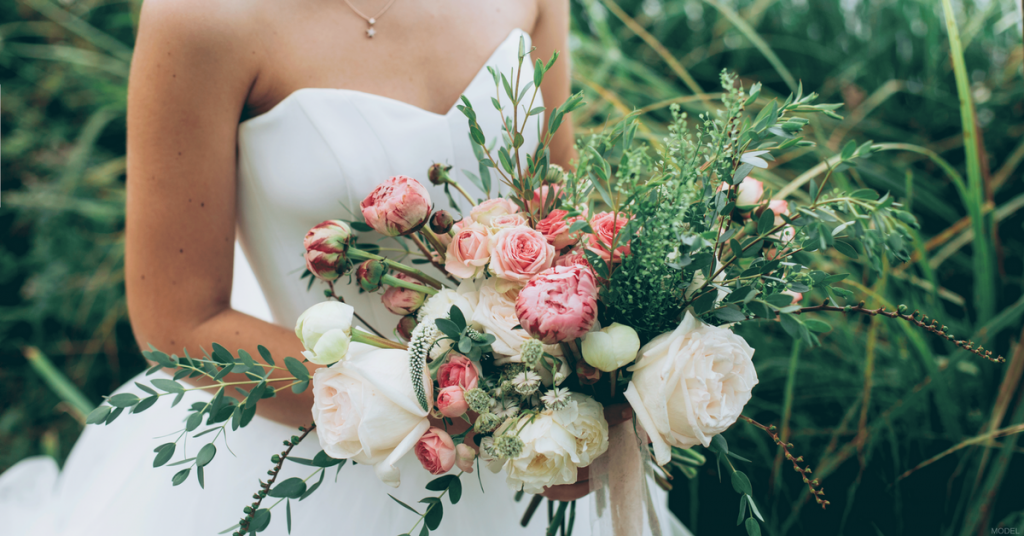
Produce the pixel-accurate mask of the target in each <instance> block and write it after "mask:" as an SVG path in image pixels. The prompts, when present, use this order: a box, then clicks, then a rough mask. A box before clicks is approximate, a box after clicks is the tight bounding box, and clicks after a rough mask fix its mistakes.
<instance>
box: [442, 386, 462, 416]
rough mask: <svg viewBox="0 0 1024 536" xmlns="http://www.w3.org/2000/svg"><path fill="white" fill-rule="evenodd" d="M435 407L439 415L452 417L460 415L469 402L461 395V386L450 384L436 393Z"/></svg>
mask: <svg viewBox="0 0 1024 536" xmlns="http://www.w3.org/2000/svg"><path fill="white" fill-rule="evenodd" d="M437 409H438V410H440V411H441V415H444V416H445V417H450V418H452V419H454V418H457V417H461V416H463V415H465V414H466V411H468V410H469V404H467V403H466V399H465V398H464V397H463V396H462V387H459V386H458V385H452V386H451V387H445V388H444V389H441V391H440V392H438V394H437Z"/></svg>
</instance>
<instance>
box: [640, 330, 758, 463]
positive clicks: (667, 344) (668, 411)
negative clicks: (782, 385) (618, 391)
mask: <svg viewBox="0 0 1024 536" xmlns="http://www.w3.org/2000/svg"><path fill="white" fill-rule="evenodd" d="M753 355H754V349H753V348H751V347H750V345H748V344H747V341H745V340H743V337H740V336H739V335H736V334H735V333H733V332H732V331H731V330H729V329H726V328H721V327H714V326H709V325H707V324H704V323H702V322H701V321H700V320H697V319H696V318H694V317H693V315H692V314H690V312H689V311H687V312H686V315H685V316H684V317H683V321H682V322H681V323H680V324H679V327H677V328H676V329H675V331H672V332H669V333H663V334H661V335H659V336H657V337H655V338H654V340H652V341H651V342H649V343H647V344H646V345H645V346H644V347H643V348H641V349H640V357H639V359H638V360H637V363H636V364H635V365H633V366H632V367H630V368H629V370H631V371H633V378H632V380H631V381H630V382H629V387H627V389H626V393H625V395H626V399H627V400H629V403H630V405H631V406H633V410H634V411H635V412H636V416H637V419H639V420H640V424H642V425H643V427H644V429H646V430H647V433H648V434H650V436H651V440H652V442H653V444H654V457H655V459H656V460H657V462H658V464H659V465H665V464H666V463H668V462H669V460H670V459H671V456H672V449H671V447H673V446H674V447H681V448H689V447H692V446H694V445H696V444H698V443H699V444H701V445H704V446H705V447H707V446H708V445H710V444H711V438H712V436H715V435H717V434H720V433H722V432H724V431H725V430H726V429H727V428H729V426H731V425H732V424H733V423H734V422H736V419H737V418H739V416H740V413H741V412H742V411H743V406H744V405H746V403H747V402H748V401H749V400H750V390H751V389H753V387H754V386H755V385H757V372H756V371H755V370H754V363H753V362H752V361H751V357H753Z"/></svg>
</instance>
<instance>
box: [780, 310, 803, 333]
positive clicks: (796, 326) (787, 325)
mask: <svg viewBox="0 0 1024 536" xmlns="http://www.w3.org/2000/svg"><path fill="white" fill-rule="evenodd" d="M779 322H780V323H781V324H782V329H784V330H786V333H788V334H789V336H790V337H793V338H794V339H799V338H800V328H801V327H802V326H801V325H800V321H799V320H797V319H796V317H795V316H793V315H791V314H786V313H783V314H781V315H779Z"/></svg>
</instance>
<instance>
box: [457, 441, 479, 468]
mask: <svg viewBox="0 0 1024 536" xmlns="http://www.w3.org/2000/svg"><path fill="white" fill-rule="evenodd" d="M474 461H476V451H475V450H473V447H471V446H469V445H467V444H465V443H459V444H458V445H455V465H456V466H458V468H459V469H460V470H462V471H465V472H467V473H472V472H473V462H474Z"/></svg>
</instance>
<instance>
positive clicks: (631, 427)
mask: <svg viewBox="0 0 1024 536" xmlns="http://www.w3.org/2000/svg"><path fill="white" fill-rule="evenodd" d="M652 472H653V468H652V466H651V455H650V451H649V450H648V449H647V433H646V432H645V431H644V429H643V427H641V426H640V423H634V422H629V421H627V422H624V423H621V424H618V425H615V426H612V427H610V428H609V429H608V451H607V452H605V454H604V455H603V456H600V457H598V458H597V459H596V460H594V463H592V464H591V465H590V491H591V493H593V496H594V507H593V508H592V509H591V514H590V527H591V534H592V535H593V536H661V534H662V532H661V526H660V524H659V523H658V516H657V513H656V512H655V509H654V504H653V503H652V501H651V491H650V488H649V487H648V486H649V484H648V483H649V480H650V479H649V478H648V477H649V476H650V473H652Z"/></svg>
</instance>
